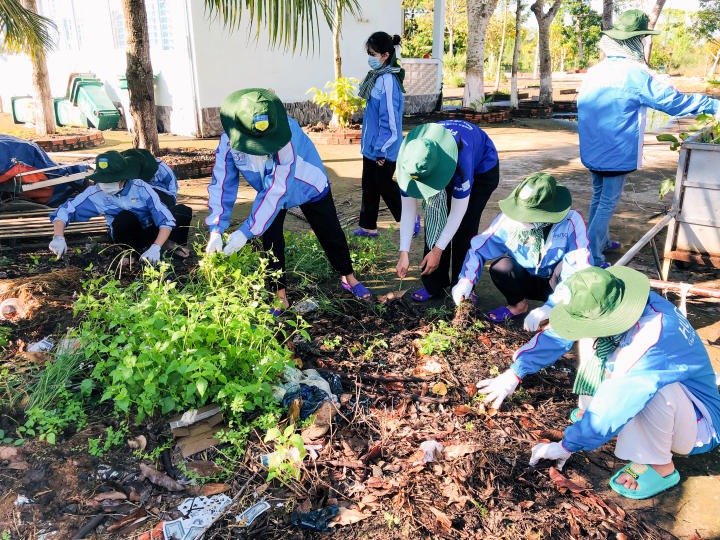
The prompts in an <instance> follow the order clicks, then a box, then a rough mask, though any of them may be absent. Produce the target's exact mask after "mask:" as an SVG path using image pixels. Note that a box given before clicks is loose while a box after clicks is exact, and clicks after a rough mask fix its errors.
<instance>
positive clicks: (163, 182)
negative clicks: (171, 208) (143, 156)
mask: <svg viewBox="0 0 720 540" xmlns="http://www.w3.org/2000/svg"><path fill="white" fill-rule="evenodd" d="M155 161H157V164H158V170H157V172H156V173H155V176H153V177H152V178H151V179H150V182H148V183H149V184H150V185H151V186H152V187H154V188H155V189H157V190H160V191H162V192H163V193H167V194H168V195H170V196H171V197H172V198H173V199H175V200H177V192H178V182H177V177H176V176H175V173H174V172H173V170H172V169H171V168H170V166H169V165H167V164H166V163H164V162H163V161H161V160H159V159H157V158H155Z"/></svg>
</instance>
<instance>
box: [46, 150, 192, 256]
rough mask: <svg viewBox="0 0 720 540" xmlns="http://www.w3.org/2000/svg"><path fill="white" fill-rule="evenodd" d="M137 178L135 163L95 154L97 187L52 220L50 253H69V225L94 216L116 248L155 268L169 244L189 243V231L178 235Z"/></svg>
mask: <svg viewBox="0 0 720 540" xmlns="http://www.w3.org/2000/svg"><path fill="white" fill-rule="evenodd" d="M139 176H140V165H139V163H138V162H137V161H136V160H133V159H128V158H126V157H125V156H123V155H122V154H121V153H120V152H116V151H114V150H111V151H109V152H104V153H102V154H99V155H98V156H97V158H96V159H95V172H93V174H91V175H90V176H89V177H88V178H89V179H91V180H93V181H94V182H95V184H94V185H92V186H89V187H88V188H86V189H85V190H84V191H83V192H82V193H80V194H79V195H78V196H77V197H74V198H72V199H70V200H68V201H67V202H66V203H65V204H63V205H62V206H60V207H59V208H58V209H57V210H55V211H54V212H53V213H52V214H50V221H51V222H52V224H53V234H54V236H53V240H52V242H50V246H49V248H50V251H52V252H53V253H55V255H56V256H57V258H58V259H60V258H62V256H63V255H64V254H65V252H66V251H67V243H66V241H65V227H66V226H67V224H68V223H72V222H78V221H79V222H82V221H87V220H89V219H90V218H92V217H95V216H104V217H105V220H106V221H107V224H108V231H109V234H110V238H112V240H113V241H114V242H115V243H117V244H125V245H128V246H130V247H131V248H132V249H133V250H134V251H136V252H137V253H141V258H142V259H143V260H145V261H147V262H150V263H153V264H154V263H157V262H158V261H159V260H160V255H161V249H168V244H167V243H168V242H174V243H177V244H183V243H185V242H187V234H188V232H187V228H185V229H184V230H180V229H178V227H177V220H176V217H175V215H173V213H172V211H171V210H170V209H169V208H168V207H167V206H165V205H164V204H163V203H162V202H161V201H160V198H159V197H158V194H157V193H156V192H155V190H154V189H153V188H152V187H151V186H150V185H149V184H147V183H146V182H144V181H143V180H140V178H139Z"/></svg>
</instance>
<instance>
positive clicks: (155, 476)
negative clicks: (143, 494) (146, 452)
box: [140, 463, 185, 491]
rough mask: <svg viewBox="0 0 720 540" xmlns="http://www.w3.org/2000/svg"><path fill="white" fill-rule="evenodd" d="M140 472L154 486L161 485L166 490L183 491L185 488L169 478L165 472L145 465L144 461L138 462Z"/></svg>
mask: <svg viewBox="0 0 720 540" xmlns="http://www.w3.org/2000/svg"><path fill="white" fill-rule="evenodd" d="M140 474H141V475H142V476H143V477H144V478H147V479H148V480H150V482H152V483H153V484H155V485H156V486H160V487H163V488H165V489H167V490H168V491H184V490H185V488H184V487H183V486H182V485H180V484H179V483H178V482H176V481H175V480H173V479H172V478H170V477H169V476H168V475H167V474H164V473H161V472H160V471H157V470H155V469H154V468H153V467H150V466H149V465H145V464H144V463H141V464H140Z"/></svg>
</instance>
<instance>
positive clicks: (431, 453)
mask: <svg viewBox="0 0 720 540" xmlns="http://www.w3.org/2000/svg"><path fill="white" fill-rule="evenodd" d="M444 449H445V447H444V446H443V445H442V444H440V443H439V442H437V441H436V440H435V439H430V440H427V441H423V442H422V443H420V450H422V451H423V452H424V454H423V457H422V458H421V459H419V460H418V461H415V462H413V464H412V466H413V467H417V466H418V465H424V464H425V463H432V462H434V461H435V456H436V455H437V456H439V455H440V454H442V453H443V450H444Z"/></svg>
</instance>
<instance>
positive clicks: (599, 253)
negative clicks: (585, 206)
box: [587, 173, 625, 266]
mask: <svg viewBox="0 0 720 540" xmlns="http://www.w3.org/2000/svg"><path fill="white" fill-rule="evenodd" d="M591 174H592V186H593V194H592V199H591V200H590V214H589V215H588V229H587V231H588V238H589V240H590V252H591V253H592V256H593V259H594V262H595V266H600V265H602V264H603V263H604V262H605V255H603V251H604V250H605V248H606V247H607V246H608V244H609V243H610V220H611V219H612V217H613V214H614V213H615V207H616V206H617V204H618V202H620V197H621V196H622V192H623V186H624V185H625V175H622V176H601V175H599V174H596V173H591Z"/></svg>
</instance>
